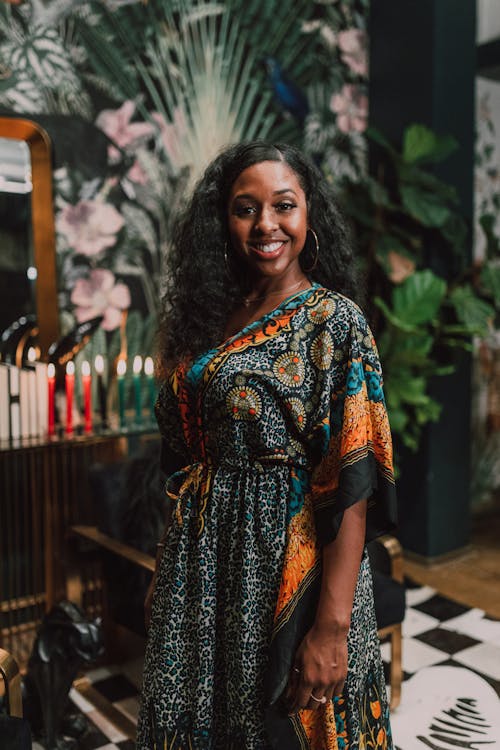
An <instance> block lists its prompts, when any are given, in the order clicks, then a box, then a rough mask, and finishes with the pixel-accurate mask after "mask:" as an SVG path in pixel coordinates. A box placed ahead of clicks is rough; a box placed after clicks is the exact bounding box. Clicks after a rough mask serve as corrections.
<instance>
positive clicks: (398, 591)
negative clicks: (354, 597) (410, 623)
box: [368, 535, 406, 710]
mask: <svg viewBox="0 0 500 750" xmlns="http://www.w3.org/2000/svg"><path fill="white" fill-rule="evenodd" d="M368 554H369V556H370V562H371V566H372V575H373V595H374V600H375V616H376V619H377V628H378V634H379V638H380V639H381V640H383V639H385V638H389V639H390V649H391V665H390V679H389V684H390V686H391V709H392V710H394V709H395V708H396V707H397V706H398V705H399V703H400V700H401V683H402V681H403V667H402V660H401V657H402V623H403V620H404V616H405V609H406V601H405V587H404V585H403V550H402V547H401V545H400V543H399V542H398V540H397V539H396V538H395V537H393V536H390V535H385V536H381V537H379V538H378V539H375V540H374V541H373V542H370V544H369V545H368Z"/></svg>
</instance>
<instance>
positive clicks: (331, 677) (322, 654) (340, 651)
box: [286, 625, 347, 714]
mask: <svg viewBox="0 0 500 750" xmlns="http://www.w3.org/2000/svg"><path fill="white" fill-rule="evenodd" d="M346 677H347V632H342V633H340V632H335V630H333V629H328V630H322V629H320V628H318V627H317V626H316V625H314V626H313V627H312V628H311V630H310V631H309V632H308V633H307V635H306V636H305V638H304V640H303V641H302V643H301V644H300V646H299V648H298V649H297V653H296V655H295V660H294V665H293V668H292V672H291V675H290V679H289V683H288V689H287V692H286V701H287V705H288V710H289V713H290V714H294V713H297V711H299V710H300V709H302V708H308V709H317V708H319V706H321V705H323V704H324V703H326V702H327V701H331V700H332V698H333V696H334V695H341V694H342V690H343V688H344V682H345V679H346ZM312 696H314V697H312Z"/></svg>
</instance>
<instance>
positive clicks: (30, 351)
mask: <svg viewBox="0 0 500 750" xmlns="http://www.w3.org/2000/svg"><path fill="white" fill-rule="evenodd" d="M35 361H36V349H35V347H34V346H30V348H29V349H28V362H35Z"/></svg>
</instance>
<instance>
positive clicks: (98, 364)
mask: <svg viewBox="0 0 500 750" xmlns="http://www.w3.org/2000/svg"><path fill="white" fill-rule="evenodd" d="M94 365H95V370H96V372H98V373H99V375H102V374H103V372H104V357H103V356H102V354H98V355H97V357H96V358H95V362H94Z"/></svg>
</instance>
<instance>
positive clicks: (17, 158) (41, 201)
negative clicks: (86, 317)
mask: <svg viewBox="0 0 500 750" xmlns="http://www.w3.org/2000/svg"><path fill="white" fill-rule="evenodd" d="M0 288H1V289H2V293H1V294H0V333H1V331H3V330H5V328H7V327H8V326H9V325H10V324H11V323H13V322H14V321H15V320H16V319H17V318H19V317H21V316H22V315H33V314H34V315H35V316H36V320H37V323H38V342H39V346H40V351H41V358H42V359H46V356H47V351H48V348H49V346H50V344H51V343H52V342H53V341H55V340H56V339H58V338H59V316H58V309H57V283H56V249H55V229H54V211H53V203H52V164H51V145H50V139H49V137H48V135H47V133H46V132H45V130H44V129H43V128H41V127H40V125H38V124H37V123H35V122H33V121H31V120H25V119H18V118H10V117H0Z"/></svg>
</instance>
